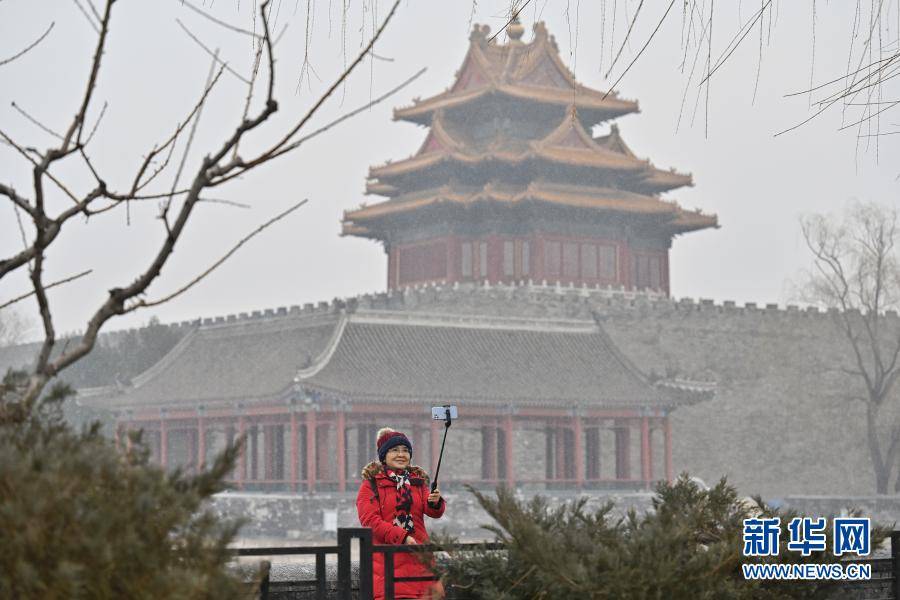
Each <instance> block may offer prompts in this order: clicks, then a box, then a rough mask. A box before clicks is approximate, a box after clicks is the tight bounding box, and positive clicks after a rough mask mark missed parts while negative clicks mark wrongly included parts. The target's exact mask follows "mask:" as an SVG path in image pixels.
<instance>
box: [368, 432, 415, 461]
mask: <svg viewBox="0 0 900 600" xmlns="http://www.w3.org/2000/svg"><path fill="white" fill-rule="evenodd" d="M375 445H376V446H377V449H378V460H379V461H381V462H384V459H385V457H386V456H387V453H388V450H390V449H391V448H394V447H396V446H406V447H407V448H409V455H410V457H412V451H413V447H412V442H410V441H409V438H408V437H406V434H404V433H401V432H399V431H394V430H393V429H389V428H384V429H381V430H379V431H378V439H377V441H376V442H375Z"/></svg>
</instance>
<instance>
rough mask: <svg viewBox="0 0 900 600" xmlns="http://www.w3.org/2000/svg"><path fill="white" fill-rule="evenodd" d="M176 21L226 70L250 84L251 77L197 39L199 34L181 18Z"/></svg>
mask: <svg viewBox="0 0 900 600" xmlns="http://www.w3.org/2000/svg"><path fill="white" fill-rule="evenodd" d="M175 22H176V23H178V25H179V26H180V27H181V29H182V30H183V31H184V32H185V33H186V34H187V35H188V37H189V38H191V39H192V40H194V42H196V44H197V45H198V46H200V47H201V48H203V49H204V50H205V51H206V53H207V54H209V55H210V56H212V57H213V58H214V59H215V60H217V61H219V63H220V64H221V65H222V67H223V68H224V69H225V70H226V71H228V72H229V73H231V74H232V75H234V76H235V77H237V78H238V79H240V80H241V81H243V82H244V83H246V84H247V85H250V80H249V79H247V78H246V77H244V76H243V75H241V74H240V73H238V72H237V71H235V70H234V69H232V68H231V67H230V66H228V63H227V62H225V61H224V60H222V59H220V58H219V53H218V52H213V51H212V50H210V49H209V48H207V47H206V45H205V44H204V43H203V42H201V41H200V40H199V39H197V36H195V35H194V34H193V33H191V30H190V29H188V28H187V27H186V26H185V24H184V23H182V22H181V20H180V19H175Z"/></svg>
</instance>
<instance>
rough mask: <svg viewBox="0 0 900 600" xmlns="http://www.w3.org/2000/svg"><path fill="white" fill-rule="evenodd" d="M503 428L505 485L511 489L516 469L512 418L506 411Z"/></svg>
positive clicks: (513, 485) (513, 484) (514, 482)
mask: <svg viewBox="0 0 900 600" xmlns="http://www.w3.org/2000/svg"><path fill="white" fill-rule="evenodd" d="M503 430H504V432H505V434H506V435H505V436H504V437H506V444H505V445H504V447H503V451H504V454H505V455H506V456H504V457H503V459H504V462H505V463H506V487H508V488H509V489H513V488H514V487H515V485H516V470H515V465H514V464H513V418H512V414H511V413H506V416H505V417H504V418H503Z"/></svg>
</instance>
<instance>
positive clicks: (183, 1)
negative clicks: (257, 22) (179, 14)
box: [181, 0, 263, 40]
mask: <svg viewBox="0 0 900 600" xmlns="http://www.w3.org/2000/svg"><path fill="white" fill-rule="evenodd" d="M181 5H182V6H183V7H185V8H187V9H190V10H192V11H194V12H195V13H197V14H198V15H200V16H201V17H203V18H204V19H207V20H209V21H212V22H213V23H215V24H216V25H219V26H221V27H224V28H225V29H228V30H229V31H234V32H236V33H240V34H242V35H248V36H250V37H252V38H254V39H257V40H262V38H263V36H261V35H259V34H258V33H254V32H252V31H247V30H246V29H241V28H240V27H236V26H234V25H232V24H230V23H226V22H225V21H222V20H220V19H217V18H215V17H214V16H212V15H211V14H209V13H208V12H206V11H205V10H202V9H200V8H197V7H196V6H194V5H193V4H191V3H190V2H188V0H181Z"/></svg>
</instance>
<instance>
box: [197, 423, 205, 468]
mask: <svg viewBox="0 0 900 600" xmlns="http://www.w3.org/2000/svg"><path fill="white" fill-rule="evenodd" d="M204 467H206V419H205V418H203V413H199V414H198V415H197V470H198V471H202V470H203V469H204Z"/></svg>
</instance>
